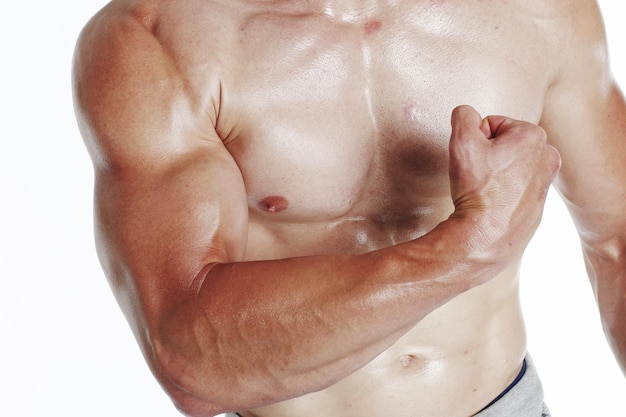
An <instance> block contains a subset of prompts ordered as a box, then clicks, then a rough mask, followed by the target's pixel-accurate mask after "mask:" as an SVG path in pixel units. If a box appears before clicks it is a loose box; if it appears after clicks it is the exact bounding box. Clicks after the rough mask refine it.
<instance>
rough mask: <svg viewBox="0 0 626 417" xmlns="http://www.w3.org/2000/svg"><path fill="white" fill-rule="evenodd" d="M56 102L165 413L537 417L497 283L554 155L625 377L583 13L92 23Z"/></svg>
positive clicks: (616, 195)
mask: <svg viewBox="0 0 626 417" xmlns="http://www.w3.org/2000/svg"><path fill="white" fill-rule="evenodd" d="M74 80H75V81H74V88H75V97H76V108H77V116H78V121H79V124H80V127H81V130H82V134H83V136H84V139H85V142H86V144H87V148H88V150H89V152H90V155H91V157H92V159H93V163H94V166H95V172H96V174H95V178H96V184H95V188H96V193H95V195H96V198H95V214H96V239H97V243H98V250H99V255H100V259H101V262H102V265H103V268H104V270H105V272H106V275H107V277H108V279H109V280H110V283H111V286H112V288H113V291H114V293H115V295H116V297H117V299H118V301H119V304H120V306H121V308H122V310H123V311H124V313H125V315H126V317H127V319H128V321H129V323H130V326H131V328H132V329H133V331H134V334H135V336H136V338H137V340H138V343H139V344H140V346H141V348H142V350H143V352H144V355H145V358H146V361H147V362H148V364H149V366H150V367H151V369H152V371H153V373H154V375H155V377H156V378H157V379H158V380H159V382H160V383H161V384H162V386H163V387H164V389H165V390H166V391H167V392H168V394H169V395H170V396H171V398H172V400H173V401H174V403H175V404H176V405H177V407H178V408H179V409H180V410H181V411H182V412H183V413H185V414H187V415H190V416H212V415H215V414H218V413H222V412H235V411H237V412H238V413H239V414H240V415H241V416H244V417H251V416H258V417H292V416H294V417H295V416H297V417H325V416H346V417H348V416H358V417H380V416H387V415H392V416H406V417H466V416H471V415H476V414H477V413H479V414H478V415H480V416H491V415H493V416H496V415H504V416H507V417H510V416H537V417H538V416H540V415H542V413H543V414H544V415H547V410H546V409H545V408H544V407H543V405H542V397H541V395H542V394H541V390H540V385H539V382H538V381H535V379H536V377H534V376H532V375H529V374H530V373H531V371H532V362H531V361H530V359H527V360H525V357H526V344H525V331H524V324H523V320H522V316H521V312H520V304H519V300H518V280H519V276H518V272H519V264H520V259H521V256H522V253H523V251H524V249H525V247H526V244H527V242H528V241H529V239H530V238H531V236H532V234H533V232H534V230H535V228H536V226H537V224H538V222H539V218H540V214H541V210H542V206H543V201H544V196H545V192H546V190H547V188H548V186H549V184H550V182H551V181H552V179H553V178H554V175H556V172H557V171H558V169H559V162H560V159H559V154H558V153H557V152H556V151H555V148H557V149H558V150H559V151H560V155H561V157H562V166H561V169H560V173H559V174H558V177H557V178H556V185H557V187H558V190H559V192H560V193H561V194H562V196H563V197H564V199H565V201H566V202H567V204H568V207H569V208H570V211H571V213H572V215H573V217H574V220H575V222H576V225H577V227H578V229H579V231H580V236H581V239H582V242H583V248H584V251H585V258H586V261H587V265H588V269H589V275H590V278H591V281H592V284H593V288H594V290H595V292H596V296H597V298H598V301H599V307H600V311H601V313H602V318H603V323H604V325H605V329H606V333H607V336H608V339H609V341H610V343H611V346H612V347H613V348H614V351H615V353H616V356H617V358H618V360H619V361H620V363H621V364H622V366H623V367H624V365H625V364H626V330H625V328H624V326H620V325H619V323H620V322H621V323H623V322H624V320H625V319H626V315H625V314H624V292H625V284H626V276H625V273H624V271H626V261H625V259H624V256H623V254H624V244H625V242H626V216H625V214H624V209H623V207H624V205H625V203H626V164H624V159H625V156H626V140H625V138H626V106H625V104H624V100H623V97H622V95H621V94H620V92H619V91H618V89H617V87H616V86H615V85H614V82H613V81H612V78H611V76H610V74H609V69H608V64H607V56H606V45H605V40H604V35H603V27H602V22H601V18H600V15H599V11H598V9H597V5H596V4H595V2H594V1H590V0H556V1H554V0H552V1H540V0H513V1H509V2H495V1H481V2H473V1H469V2H446V1H434V0H423V1H422V0H416V1H393V2H391V1H390V2H382V1H369V0H368V1H361V0H359V1H357V0H336V1H334V0H328V1H321V0H319V1H318V0H307V1H304V0H302V1H300V0H292V1H287V0H285V1H269V0H257V1H244V0H241V1H239V0H177V1H167V0H114V1H112V2H111V3H110V4H109V5H108V6H106V7H105V8H104V9H103V10H102V11H101V12H100V13H98V14H97V15H96V16H95V17H94V19H92V21H91V22H90V23H89V24H88V25H87V27H86V29H85V30H84V32H83V33H82V35H81V38H80V40H79V43H78V46H77V52H76V59H75V67H74ZM463 104H469V105H471V106H472V107H469V106H466V105H463ZM460 105H462V106H460ZM453 109H454V110H453ZM487 115H506V116H507V117H502V116H489V117H486V118H484V119H483V118H482V117H484V116H487ZM537 125H539V126H541V128H540V127H538V126H537ZM546 133H547V142H546ZM553 146H554V147H553ZM529 278H531V279H548V278H549V277H529ZM529 369H530V370H529ZM520 378H521V380H520ZM512 383H514V384H513V388H512V389H511V390H510V391H508V392H506V393H505V394H504V396H503V397H502V398H501V399H500V400H499V401H497V402H496V403H495V404H493V405H491V406H489V407H487V408H485V407H486V406H487V405H489V404H490V403H491V402H493V400H494V399H496V398H498V397H499V394H500V393H503V391H507V387H510V386H511V385H512ZM519 387H523V388H519ZM529 393H530V394H529ZM528 395H530V397H531V398H528V397H527V396H528ZM525 396H526V397H525ZM481 410H482V411H481Z"/></svg>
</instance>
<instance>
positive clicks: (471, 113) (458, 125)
mask: <svg viewBox="0 0 626 417" xmlns="http://www.w3.org/2000/svg"><path fill="white" fill-rule="evenodd" d="M451 123H452V136H451V138H452V139H461V138H462V137H464V136H467V135H469V136H473V135H475V134H476V133H477V132H480V131H483V129H482V127H481V125H482V118H481V117H480V114H479V113H478V112H477V111H476V110H475V109H474V108H473V107H472V106H468V105H461V106H458V107H455V108H454V110H452V118H451ZM483 133H484V132H483ZM487 135H488V134H487ZM486 137H488V136H486Z"/></svg>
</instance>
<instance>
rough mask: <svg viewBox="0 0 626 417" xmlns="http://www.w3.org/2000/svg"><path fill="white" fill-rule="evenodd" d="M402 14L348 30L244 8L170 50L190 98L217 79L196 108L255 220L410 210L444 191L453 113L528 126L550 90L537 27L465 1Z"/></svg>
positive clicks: (421, 5)
mask: <svg viewBox="0 0 626 417" xmlns="http://www.w3.org/2000/svg"><path fill="white" fill-rule="evenodd" d="M403 4H404V6H402V7H395V8H390V9H389V10H386V11H384V12H379V13H372V14H371V16H369V17H367V18H359V19H355V20H348V21H346V20H343V21H342V20H341V19H337V18H331V17H329V16H328V15H320V14H314V13H300V14H298V13H278V12H273V11H267V10H265V11H258V12H250V13H244V14H242V15H237V17H236V18H234V19H233V18H232V16H231V17H229V18H228V19H226V23H222V24H221V26H220V27H226V28H228V29H226V30H224V29H222V30H220V31H219V35H216V36H217V38H216V37H209V38H210V42H209V41H208V40H205V39H204V38H203V37H202V36H204V35H202V36H200V37H198V35H197V34H198V33H206V28H205V26H203V27H202V28H201V27H196V28H194V27H193V26H189V27H188V28H187V30H188V36H186V37H185V36H182V37H178V38H175V39H172V40H171V42H173V44H172V45H171V48H170V49H172V50H178V51H181V52H180V57H176V59H181V60H184V61H185V62H184V64H186V65H187V68H189V75H188V77H189V81H188V82H189V85H190V87H191V89H192V90H194V91H196V92H199V94H200V95H201V94H202V93H201V92H202V91H204V90H203V89H204V85H205V83H206V80H213V82H214V81H215V78H218V79H219V93H217V89H216V88H213V90H212V91H213V93H212V94H214V95H216V97H210V98H207V97H200V98H199V99H198V101H199V102H204V103H209V102H210V103H213V110H214V111H215V112H216V114H215V115H214V118H215V127H216V131H217V133H218V135H219V136H220V137H221V138H222V140H223V141H224V143H225V144H226V146H227V148H228V149H229V151H230V152H231V154H232V155H233V157H234V158H235V160H236V161H237V163H238V165H239V168H240V169H241V172H242V174H243V176H244V181H245V184H246V189H247V192H248V196H249V201H250V207H251V209H252V210H253V211H254V210H257V211H260V212H262V211H266V212H268V213H270V214H272V215H276V216H274V217H275V218H277V217H278V216H277V215H278V214H280V216H281V217H284V218H291V219H292V220H294V219H298V220H322V221H323V220H325V219H336V218H340V217H345V216H352V215H355V216H360V215H362V214H364V215H366V216H367V215H373V216H376V215H378V216H382V214H384V213H389V212H393V211H394V210H397V211H402V212H406V210H407V209H408V210H409V211H411V210H412V209H414V210H416V211H419V210H422V209H423V207H426V206H432V204H433V203H432V201H433V200H440V199H442V198H445V197H447V194H448V192H449V188H448V177H447V158H448V155H447V152H448V139H449V134H450V122H449V118H450V114H451V112H452V109H453V108H454V107H455V106H458V105H460V104H470V105H472V106H474V107H475V108H476V109H477V110H478V111H479V112H480V113H481V114H483V115H487V114H505V115H507V116H510V117H514V118H519V119H524V120H528V121H532V122H538V121H539V119H540V116H541V112H542V106H543V97H544V95H545V91H546V89H547V87H548V84H549V82H550V80H549V71H548V65H547V64H545V61H546V60H545V59H543V58H544V57H543V53H542V51H541V50H540V48H537V47H536V46H537V43H538V42H539V41H540V40H541V38H540V36H539V35H537V34H536V32H537V31H536V30H534V29H532V28H528V27H526V25H525V22H523V21H515V18H513V17H511V16H512V15H511V14H509V13H507V12H506V11H501V12H499V13H500V17H502V18H504V17H507V20H506V21H500V20H499V18H498V17H497V16H496V17H494V16H493V15H491V14H489V13H486V12H485V10H480V9H479V8H477V7H475V6H471V5H467V6H464V7H461V6H460V5H459V4H457V3H455V4H456V5H454V6H452V5H450V6H449V7H448V8H447V9H446V8H445V7H444V6H442V5H444V3H443V2H423V1H422V2H420V1H415V2H403ZM481 4H482V3H481ZM197 14H198V15H203V13H200V12H198V13H197ZM206 15H207V16H208V15H209V14H208V13H206ZM189 20H190V21H193V22H195V21H197V22H203V24H207V22H205V21H204V20H203V19H198V18H196V19H189ZM214 23H216V22H212V24H214ZM163 30H164V31H165V30H167V27H165V25H164V26H163ZM533 37H534V38H535V39H534V40H533V39H532V38H533ZM209 38H207V39H209ZM218 41H219V42H218ZM190 57H191V58H190ZM216 69H217V70H216ZM217 96H218V97H217ZM213 110H212V111H213Z"/></svg>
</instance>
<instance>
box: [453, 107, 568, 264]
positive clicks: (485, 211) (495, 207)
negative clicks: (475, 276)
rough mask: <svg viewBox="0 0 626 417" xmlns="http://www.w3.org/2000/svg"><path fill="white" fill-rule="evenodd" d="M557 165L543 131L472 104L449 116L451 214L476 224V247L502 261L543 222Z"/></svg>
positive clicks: (519, 249)
mask: <svg viewBox="0 0 626 417" xmlns="http://www.w3.org/2000/svg"><path fill="white" fill-rule="evenodd" d="M560 163H561V158H560V156H559V153H558V152H557V150H556V149H555V148H554V147H552V146H550V145H548V143H547V140H546V133H545V132H544V130H543V129H542V128H540V127H539V126H537V125H534V124H532V123H527V122H523V121H519V120H514V119H510V118H507V117H503V116H488V117H486V118H484V119H482V118H481V116H480V115H479V114H478V113H477V112H476V110H474V109H473V108H472V107H470V106H459V107H457V108H455V109H454V111H453V112H452V134H451V137H450V185H451V193H452V199H453V201H454V206H455V212H454V213H453V214H452V217H457V218H465V219H468V220H470V221H471V222H473V223H474V224H475V227H476V228H477V229H476V233H475V236H474V237H475V238H476V237H477V240H476V243H477V245H478V247H479V248H480V250H482V251H486V252H487V253H489V254H490V255H492V256H495V257H496V258H498V259H499V260H501V261H505V262H506V261H507V260H510V259H511V257H519V256H521V253H522V252H523V251H524V249H525V248H526V245H527V244H528V241H529V240H530V238H531V237H532V235H533V234H534V232H535V230H536V228H537V226H538V225H539V222H540V219H541V213H542V211H543V206H544V202H545V197H546V194H547V191H548V188H549V187H550V184H551V183H552V181H553V180H554V177H555V176H556V174H557V172H558V170H559V167H560Z"/></svg>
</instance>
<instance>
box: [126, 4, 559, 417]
mask: <svg viewBox="0 0 626 417" xmlns="http://www.w3.org/2000/svg"><path fill="white" fill-rule="evenodd" d="M139 3H140V4H144V5H148V6H149V7H147V8H146V9H140V10H142V11H140V12H138V15H139V16H140V17H141V15H142V14H143V13H145V14H146V16H152V14H151V13H155V15H158V24H157V25H154V26H153V30H154V33H155V36H157V38H158V39H159V40H160V42H161V43H162V45H163V47H164V50H165V51H167V53H168V55H169V56H170V57H171V59H172V62H173V63H174V64H175V65H176V67H177V69H178V70H179V71H180V73H181V74H182V79H183V82H184V85H185V88H186V90H187V92H188V93H189V94H190V95H191V98H192V100H191V103H192V109H190V110H189V115H190V116H193V117H196V118H198V117H202V118H205V119H206V120H202V121H201V123H207V124H210V125H211V126H213V127H214V128H215V130H216V131H217V133H218V135H219V136H220V138H221V139H222V140H223V141H224V143H225V145H226V147H227V149H228V150H229V152H230V153H231V155H232V157H233V158H234V160H235V161H236V163H237V165H238V166H239V168H240V170H241V173H242V175H243V179H244V182H245V185H246V191H247V196H248V202H249V232H248V245H247V251H246V259H247V260H257V259H275V258H286V257H291V256H300V255H309V254H330V253H344V254H346V253H347V254H354V253H363V252H366V251H371V250H375V249H377V248H381V247H384V246H388V245H392V244H394V243H399V242H403V241H407V240H409V239H414V238H417V237H419V236H421V235H423V234H425V233H427V232H428V231H429V230H431V229H432V228H433V227H434V226H435V225H436V224H438V223H439V222H441V221H442V220H444V219H445V218H447V217H448V216H449V215H450V213H451V212H452V210H453V206H452V201H451V199H450V190H449V179H448V164H447V158H448V139H449V135H450V123H449V118H450V113H451V111H452V109H453V108H454V107H455V106H457V105H459V104H470V105H472V106H474V107H475V108H476V109H477V110H478V111H479V112H480V113H481V114H483V115H488V114H504V115H507V116H510V117H514V118H518V119H523V120H527V121H531V122H535V123H536V122H539V120H540V118H541V113H542V108H543V98H544V96H545V92H546V90H547V88H548V87H549V83H550V81H551V80H550V74H551V68H550V63H549V62H548V61H547V60H546V59H545V56H546V54H547V51H546V48H547V47H545V46H542V43H543V42H544V36H545V33H543V32H542V30H543V29H542V27H541V19H538V18H537V17H539V16H543V17H546V16H545V13H546V12H545V11H541V10H537V8H536V7H535V8H534V10H531V9H530V7H531V6H530V5H528V3H527V2H521V1H520V2H517V1H514V2H509V3H507V4H504V3H502V2H498V1H486V2H484V1H483V2H446V1H398V2H391V3H393V4H391V5H382V4H380V5H379V4H378V3H377V2H350V3H354V4H353V6H354V7H347V6H345V5H343V7H339V8H333V7H332V5H331V6H327V7H324V6H323V5H322V4H321V3H323V2H301V3H303V4H302V5H300V4H299V3H300V2H297V1H294V2H286V1H285V2H271V1H267V2H244V1H231V2H228V1H224V2H219V1H200V0H190V1H176V2H165V1H152V2H139ZM310 3H320V5H319V6H315V5H314V6H312V5H311V4H310ZM328 3H331V4H332V3H333V2H328ZM343 3H347V2H343ZM530 3H538V2H530ZM533 6H536V5H533ZM542 13H543V15H542ZM149 20H150V19H148V18H146V21H149ZM524 354H525V335H524V327H523V321H522V318H521V312H520V307H519V301H518V265H511V267H510V268H509V269H508V270H506V271H505V272H504V273H502V274H501V276H499V277H497V278H496V279H494V280H493V281H491V282H489V283H487V284H485V285H483V286H480V287H477V288H475V289H473V290H471V291H469V292H467V293H464V294H462V295H460V296H458V297H456V298H455V299H453V300H452V301H451V302H449V303H448V304H446V305H444V306H443V307H441V308H439V309H438V310H436V311H434V312H433V313H432V314H430V315H429V316H427V317H426V318H425V319H424V320H422V321H421V322H420V323H418V324H417V325H416V326H415V327H414V328H413V329H412V330H410V331H409V332H408V333H406V334H405V335H404V336H403V337H402V338H401V339H399V340H398V341H397V343H396V344H395V345H393V346H392V347H391V348H390V349H388V350H387V351H386V352H384V353H383V354H382V355H380V356H379V357H378V358H376V359H375V360H374V361H372V362H371V363H370V364H369V365H367V366H365V367H364V368H362V369H361V370H359V371H357V372H356V373H354V374H352V375H350V376H349V377H347V378H345V379H344V380H342V381H340V382H339V383H337V384H336V385H334V386H331V387H329V388H327V389H325V390H323V391H320V392H316V393H312V394H309V395H307V396H305V397H301V398H296V399H293V400H289V401H286V402H283V403H279V404H274V405H271V406H267V407H264V408H261V409H257V410H249V411H245V410H241V411H240V413H241V414H242V415H244V416H249V415H255V416H267V417H282V416H285V417H287V416H298V417H318V416H346V417H348V416H359V417H368V416H372V417H374V416H381V415H394V416H407V417H408V416H411V417H419V416H424V417H435V416H441V417H443V416H446V417H450V416H454V417H457V416H458V417H463V416H469V415H471V414H473V413H475V412H477V411H479V410H480V408H482V406H484V405H485V404H486V403H488V402H489V401H490V400H491V399H493V398H494V397H495V396H496V395H497V394H498V393H499V392H500V391H501V390H502V389H503V388H504V387H505V386H506V385H507V384H508V383H510V382H511V380H512V379H513V378H514V377H515V374H516V373H517V372H518V370H519V366H520V364H521V360H522V358H523V356H524Z"/></svg>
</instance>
